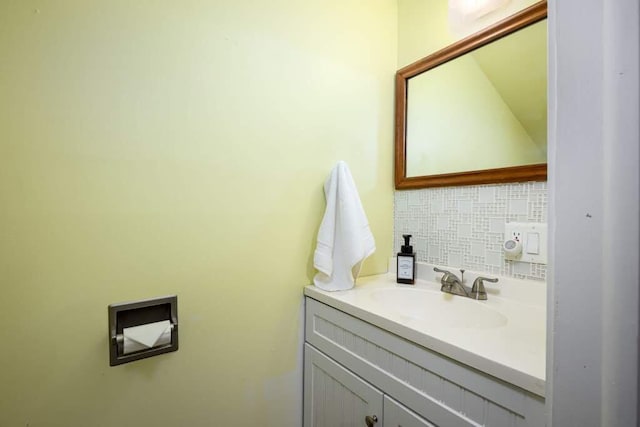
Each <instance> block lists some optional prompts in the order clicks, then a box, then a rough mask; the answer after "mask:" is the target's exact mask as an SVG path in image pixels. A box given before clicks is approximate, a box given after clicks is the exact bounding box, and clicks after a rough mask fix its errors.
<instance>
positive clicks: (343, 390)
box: [304, 344, 382, 427]
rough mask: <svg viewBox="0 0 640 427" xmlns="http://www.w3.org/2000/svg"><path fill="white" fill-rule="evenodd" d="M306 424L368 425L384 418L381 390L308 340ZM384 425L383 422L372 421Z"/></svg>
mask: <svg viewBox="0 0 640 427" xmlns="http://www.w3.org/2000/svg"><path fill="white" fill-rule="evenodd" d="M304 357H305V360H304V426H305V427H361V426H362V427H366V426H367V423H366V421H365V418H366V417H367V416H369V417H371V419H373V418H374V417H375V418H376V419H380V418H382V392H381V391H380V390H378V389H376V388H375V387H373V386H372V385H371V384H369V383H367V382H365V381H363V380H361V379H360V378H359V377H357V376H355V375H354V374H352V373H351V372H349V371H347V370H346V369H345V368H343V367H342V366H341V365H339V364H337V363H336V362H334V361H332V360H331V359H329V358H328V357H327V356H325V355H323V354H322V353H320V352H318V351H317V350H316V349H315V348H313V347H311V346H310V345H309V344H305V351H304ZM373 425H374V426H375V427H381V426H382V422H381V421H378V422H376V423H374V424H373Z"/></svg>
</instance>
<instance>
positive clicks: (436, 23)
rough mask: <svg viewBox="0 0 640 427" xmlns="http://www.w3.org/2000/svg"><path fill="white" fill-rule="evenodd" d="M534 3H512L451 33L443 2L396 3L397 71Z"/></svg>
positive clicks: (410, 0)
mask: <svg viewBox="0 0 640 427" xmlns="http://www.w3.org/2000/svg"><path fill="white" fill-rule="evenodd" d="M537 1H538V0H512V1H510V2H508V3H507V4H506V5H505V6H503V7H501V8H499V9H497V10H495V11H493V12H491V13H488V14H486V15H484V16H483V17H481V18H480V19H478V20H476V21H474V22H471V23H468V24H466V25H465V26H464V27H463V28H456V29H455V30H453V29H452V26H451V25H450V24H449V17H448V3H447V1H446V0H398V68H402V67H404V66H405V65H409V64H411V63H413V62H415V61H417V60H418V59H420V58H422V57H424V56H427V55H429V54H431V53H434V52H436V51H438V50H440V49H442V48H443V47H445V46H447V45H450V44H451V43H454V42H455V41H458V40H461V39H463V38H465V37H466V36H469V35H471V34H473V33H475V32H476V31H479V30H481V29H482V28H485V27H488V26H489V25H492V24H495V23H496V22H498V21H500V20H502V19H504V18H506V17H508V16H510V15H513V14H514V13H516V12H518V11H520V10H522V9H525V8H527V7H529V6H531V5H533V4H534V3H537ZM453 27H455V26H453Z"/></svg>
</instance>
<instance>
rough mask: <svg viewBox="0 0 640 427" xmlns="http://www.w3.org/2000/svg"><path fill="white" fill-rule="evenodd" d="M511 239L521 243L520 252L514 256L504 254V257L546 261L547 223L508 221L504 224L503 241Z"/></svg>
mask: <svg viewBox="0 0 640 427" xmlns="http://www.w3.org/2000/svg"><path fill="white" fill-rule="evenodd" d="M536 236H537V242H536ZM511 239H514V240H518V241H520V243H522V252H521V253H520V254H519V255H518V256H516V257H508V256H506V254H505V258H506V259H510V260H512V261H520V262H530V263H535V264H546V263H547V224H543V223H537V222H508V223H506V224H505V226H504V241H507V240H511ZM536 252H537V253H536Z"/></svg>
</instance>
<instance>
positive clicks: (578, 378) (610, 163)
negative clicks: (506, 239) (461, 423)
mask: <svg viewBox="0 0 640 427" xmlns="http://www.w3.org/2000/svg"><path fill="white" fill-rule="evenodd" d="M549 16H550V20H549V47H550V52H549V65H550V67H549V70H550V75H549V82H550V87H549V100H550V109H549V111H552V112H553V113H554V114H551V115H550V116H549V118H550V133H549V188H550V190H551V191H550V194H549V200H550V203H549V208H550V209H549V210H550V212H549V217H550V224H549V225H550V229H551V240H550V247H549V249H550V251H551V253H550V255H551V259H552V267H553V268H551V269H550V271H549V276H550V278H549V279H550V280H549V284H550V288H549V289H550V292H549V295H548V304H547V306H548V307H549V308H550V309H549V310H548V312H549V313H550V314H551V315H550V316H548V322H549V325H548V331H549V333H548V334H547V341H548V345H547V348H548V352H547V354H548V359H547V378H548V380H547V393H546V396H547V404H548V409H549V422H548V425H553V426H635V425H638V420H639V418H638V409H639V408H638V356H639V347H638V331H639V321H638V314H639V303H638V296H639V295H638V289H639V284H640V272H639V266H638V260H639V258H640V224H639V222H640V202H639V199H640V172H639V170H640V144H639V140H640V129H639V127H638V116H639V115H640V95H639V94H640V91H639V79H640V55H639V52H640V28H639V26H640V24H639V20H638V16H640V6H639V5H638V2H637V1H634V0H621V1H616V2H611V1H608V0H588V1H577V0H574V1H554V2H551V4H550V10H549ZM551 308H552V309H551Z"/></svg>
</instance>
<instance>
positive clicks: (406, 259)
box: [396, 234, 416, 285]
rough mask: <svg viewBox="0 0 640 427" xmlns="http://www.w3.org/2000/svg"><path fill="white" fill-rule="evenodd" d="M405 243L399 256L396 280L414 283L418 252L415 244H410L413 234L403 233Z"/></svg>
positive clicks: (408, 283)
mask: <svg viewBox="0 0 640 427" xmlns="http://www.w3.org/2000/svg"><path fill="white" fill-rule="evenodd" d="M402 237H403V238H404V245H402V247H401V248H400V252H398V256H397V258H396V259H397V265H396V282H398V283H404V284H407V285H413V284H414V283H415V281H416V254H415V253H414V252H413V246H411V245H410V244H409V239H411V234H403V235H402Z"/></svg>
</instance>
